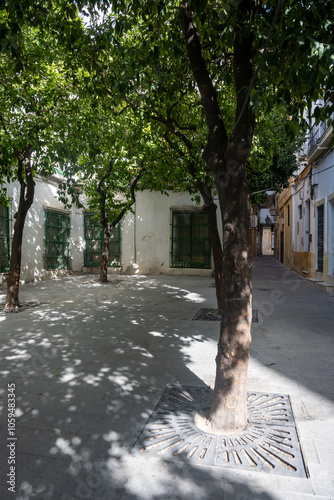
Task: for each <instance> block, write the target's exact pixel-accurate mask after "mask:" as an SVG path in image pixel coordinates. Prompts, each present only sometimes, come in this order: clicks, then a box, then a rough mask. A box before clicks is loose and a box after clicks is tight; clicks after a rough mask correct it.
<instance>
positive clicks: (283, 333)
mask: <svg viewBox="0 0 334 500" xmlns="http://www.w3.org/2000/svg"><path fill="white" fill-rule="evenodd" d="M253 275H254V282H253V292H254V295H253V310H255V311H256V316H255V318H256V320H257V322H253V325H252V337H253V340H252V344H251V349H250V354H251V360H250V367H249V379H248V391H256V392H262V393H270V394H282V395H289V396H290V401H291V405H292V409H293V413H294V418H295V424H296V428H297V431H298V434H299V438H300V442H301V447H302V452H303V456H304V460H305V466H306V471H307V474H308V476H309V477H306V478H298V477H293V476H289V477H287V476H284V475H281V474H275V473H270V474H268V473H265V472H256V471H254V472H252V471H243V470H238V469H237V468H235V469H234V468H231V467H223V466H222V467H215V466H214V467H213V466H207V465H198V464H197V463H185V462H184V461H182V460H181V459H179V460H178V459H175V460H174V459H173V460H170V459H169V458H168V459H167V458H166V457H165V456H164V454H163V453H161V454H160V455H156V456H154V457H151V456H150V455H149V454H148V455H146V454H143V455H142V456H141V455H140V454H133V453H131V449H132V448H133V446H134V445H135V443H136V441H137V439H138V437H139V435H140V433H141V432H142V430H143V428H144V427H145V425H146V423H147V421H148V419H149V418H150V416H151V415H152V413H153V412H154V409H155V408H156V406H157V404H158V403H159V401H160V398H161V396H162V394H163V393H164V391H165V388H166V386H167V385H169V384H176V385H178V384H179V385H180V386H187V387H202V388H205V387H207V386H209V387H211V388H212V387H213V384H214V376H215V356H216V348H217V345H216V344H217V340H218V335H219V322H218V321H205V320H204V321H203V320H202V321H194V320H193V318H194V317H195V316H196V314H198V312H199V310H200V309H201V308H209V309H210V308H211V309H214V308H215V306H216V304H215V289H214V288H213V287H212V286H210V285H212V283H213V278H200V277H172V276H160V275H159V276H112V277H110V280H111V282H110V283H109V284H107V285H100V284H99V283H98V278H97V276H96V275H75V276H70V277H67V278H62V279H59V280H54V281H52V282H51V281H48V282H40V283H30V284H26V285H23V286H22V287H21V294H20V298H21V302H22V303H23V305H24V306H25V309H24V310H22V311H21V312H20V313H17V314H5V313H1V315H0V328H1V333H0V335H1V344H0V352H1V358H0V359H1V365H0V376H1V386H0V391H1V392H0V411H1V413H0V419H1V433H0V460H1V461H0V498H1V499H2V500H7V499H15V500H30V499H34V500H35V499H36V500H51V499H52V500H74V499H75V500H81V499H89V500H137V499H138V500H167V499H169V500H178V499H182V500H256V499H261V500H276V499H280V500H308V499H334V479H333V478H334V476H333V468H334V402H333V399H334V294H332V295H326V294H324V293H322V292H320V291H319V290H317V289H316V288H314V287H312V286H309V285H307V284H306V282H305V281H304V280H303V279H302V278H301V277H300V276H298V275H297V274H295V273H293V272H291V271H289V270H288V269H287V268H286V267H284V266H283V265H282V264H280V263H279V262H277V261H276V260H275V259H274V258H273V257H258V258H257V259H256V260H255V262H254V273H253ZM1 292H2V294H0V296H1V301H2V302H4V298H5V297H4V291H1ZM8 384H15V386H11V387H15V391H14V392H15V398H16V399H15V402H16V424H15V425H16V427H15V437H16V438H17V439H16V440H15V439H13V438H10V439H8V430H9V429H8V425H7V416H8V404H7V402H8V394H12V393H13V391H12V392H11V393H10V392H9V389H8ZM10 401H12V396H11V397H10ZM10 429H12V428H10ZM8 443H9V444H10V445H11V446H12V448H10V447H9V446H8ZM13 457H14V459H15V474H14V473H13V472H12V479H13V480H14V483H15V493H13V492H11V491H9V490H8V488H9V487H10V484H7V480H8V478H9V479H10V476H7V474H9V472H10V464H8V461H9V459H10V458H13Z"/></svg>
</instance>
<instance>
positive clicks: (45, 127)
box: [0, 2, 73, 311]
mask: <svg viewBox="0 0 334 500" xmlns="http://www.w3.org/2000/svg"><path fill="white" fill-rule="evenodd" d="M18 4H19V2H18V3H17V4H9V6H7V7H8V10H6V8H5V9H3V10H1V11H0V14H1V17H0V19H1V28H2V29H3V30H4V31H5V36H4V39H3V40H2V49H3V51H2V52H1V53H0V71H1V77H0V96H1V97H0V141H1V146H0V174H1V177H0V183H1V185H3V184H4V183H5V182H10V181H13V180H18V181H19V183H20V198H19V205H18V211H17V213H16V214H15V216H14V218H15V224H14V234H13V240H12V252H11V259H10V268H9V273H8V279H7V297H6V305H5V309H6V310H11V311H14V310H17V309H18V307H19V280H20V269H21V253H22V237H23V229H24V223H25V219H26V215H27V212H28V210H29V208H30V207H31V205H32V203H33V199H34V190H35V182H34V175H35V174H36V173H38V172H39V173H42V174H44V175H48V174H50V173H51V172H52V169H53V168H54V166H55V160H56V158H57V154H56V151H57V149H58V150H60V151H61V150H62V149H63V144H62V143H61V139H60V133H59V132H60V130H61V129H62V128H64V127H65V124H66V120H67V117H68V115H69V113H70V109H71V108H72V106H73V99H72V95H71V89H70V87H69V85H68V83H67V81H66V74H65V71H64V67H63V64H62V56H63V52H62V51H61V48H60V45H59V44H58V41H57V37H55V34H54V33H53V32H45V30H44V29H41V28H40V27H38V26H37V27H34V26H32V25H31V23H26V24H24V23H23V22H22V19H21V18H20V16H17V17H16V18H15V15H14V13H13V12H12V11H11V7H13V5H14V7H15V8H16V7H17V5H18ZM15 8H14V11H15V14H16V15H17V10H15ZM11 12H12V14H13V16H14V20H13V19H11V17H10V13H11ZM18 23H20V24H18ZM10 34H11V35H12V37H11V36H10ZM15 163H16V165H17V166H16V167H14V165H15ZM5 194H6V193H5V191H3V190H2V195H3V196H4V195H5Z"/></svg>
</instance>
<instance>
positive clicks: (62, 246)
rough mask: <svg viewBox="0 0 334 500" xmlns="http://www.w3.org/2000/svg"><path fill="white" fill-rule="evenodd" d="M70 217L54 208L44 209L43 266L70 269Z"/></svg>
mask: <svg viewBox="0 0 334 500" xmlns="http://www.w3.org/2000/svg"><path fill="white" fill-rule="evenodd" d="M70 257H71V219H70V216H69V215H67V214H64V213H61V212H57V211H55V210H46V211H45V268H46V269H70Z"/></svg>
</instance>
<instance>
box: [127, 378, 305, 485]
mask: <svg viewBox="0 0 334 500" xmlns="http://www.w3.org/2000/svg"><path fill="white" fill-rule="evenodd" d="M212 394H213V392H212V390H211V389H210V388H208V387H204V388H203V387H179V386H168V387H167V388H166V390H165V392H164V394H163V396H162V397H161V399H160V401H159V403H158V405H157V407H156V408H155V410H154V412H153V414H152V416H151V418H150V419H149V421H148V422H147V424H146V426H145V428H144V429H143V431H142V433H141V434H140V436H139V438H138V440H137V442H136V444H135V446H134V447H133V449H132V453H135V454H141V455H144V456H162V457H163V458H165V459H172V460H175V459H176V460H182V461H185V462H191V463H196V464H198V465H200V464H203V465H213V466H219V467H232V468H237V469H243V470H258V471H261V472H269V473H275V474H285V475H292V476H295V477H305V476H306V473H305V468H304V463H303V458H302V454H301V450H300V445H299V441H298V436H297V432H296V429H295V425H294V419H293V414H292V410H291V405H290V400H289V397H288V396H286V395H280V394H267V393H255V392H252V393H249V394H248V397H247V405H248V422H249V423H248V426H247V428H246V429H245V430H244V431H243V432H241V433H240V434H238V435H235V436H218V435H216V434H210V433H208V432H205V431H203V430H200V429H199V428H198V427H197V426H196V425H195V423H194V417H195V415H196V414H197V413H198V412H199V411H201V410H203V409H205V408H208V407H210V404H211V399H212Z"/></svg>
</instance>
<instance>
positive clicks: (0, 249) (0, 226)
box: [0, 204, 11, 273]
mask: <svg viewBox="0 0 334 500" xmlns="http://www.w3.org/2000/svg"><path fill="white" fill-rule="evenodd" d="M10 224H11V220H10V217H9V208H8V207H6V206H5V205H2V204H0V272H2V273H3V272H6V271H8V269H9V262H10V233H11V231H10Z"/></svg>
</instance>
